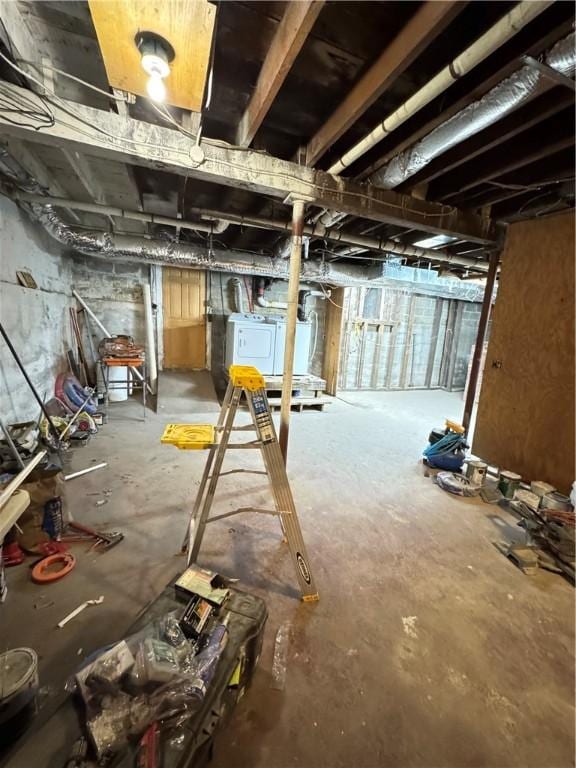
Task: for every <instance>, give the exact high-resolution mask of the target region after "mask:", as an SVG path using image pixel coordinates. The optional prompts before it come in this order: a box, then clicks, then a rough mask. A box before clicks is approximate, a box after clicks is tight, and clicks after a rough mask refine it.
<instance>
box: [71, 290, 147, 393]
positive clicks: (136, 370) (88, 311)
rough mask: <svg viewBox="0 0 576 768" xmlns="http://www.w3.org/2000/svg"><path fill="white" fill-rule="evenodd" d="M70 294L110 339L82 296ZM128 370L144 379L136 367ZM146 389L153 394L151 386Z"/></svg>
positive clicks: (74, 293)
mask: <svg viewBox="0 0 576 768" xmlns="http://www.w3.org/2000/svg"><path fill="white" fill-rule="evenodd" d="M72 295H73V296H75V297H76V298H77V299H78V301H79V303H80V305H81V306H82V307H83V308H84V310H85V311H86V312H87V313H88V314H89V315H90V317H91V318H92V320H94V322H95V323H96V325H97V326H98V328H100V330H101V331H102V333H103V334H104V336H106V338H107V339H111V338H112V334H111V333H109V332H108V331H107V329H106V328H105V327H104V326H103V325H102V323H101V322H100V320H98V318H97V317H96V315H95V314H94V312H92V310H91V309H90V307H89V306H88V304H86V302H85V301H84V299H83V298H82V296H80V295H79V294H78V293H76V291H72ZM130 370H131V371H132V373H133V374H134V375H135V376H136V378H137V379H139V380H140V381H142V382H143V381H144V377H143V376H142V374H141V373H140V371H139V370H138V368H132V367H130ZM147 386H148V385H147ZM148 391H149V392H150V394H151V395H153V394H154V393H153V392H152V389H151V387H150V386H148Z"/></svg>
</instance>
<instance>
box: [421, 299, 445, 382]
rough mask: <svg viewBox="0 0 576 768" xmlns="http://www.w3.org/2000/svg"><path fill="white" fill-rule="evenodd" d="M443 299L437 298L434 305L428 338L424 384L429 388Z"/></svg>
mask: <svg viewBox="0 0 576 768" xmlns="http://www.w3.org/2000/svg"><path fill="white" fill-rule="evenodd" d="M443 306H444V299H441V298H437V299H436V306H435V307H434V321H433V323H432V338H431V339H430V351H429V353H428V365H427V366H426V380H425V382H424V385H425V386H426V387H427V388H428V389H430V387H431V386H432V374H433V372H434V362H435V360H436V350H437V349H438V335H439V333H440V320H441V318H442V308H443Z"/></svg>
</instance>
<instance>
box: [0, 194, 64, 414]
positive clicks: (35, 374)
mask: <svg viewBox="0 0 576 768" xmlns="http://www.w3.org/2000/svg"><path fill="white" fill-rule="evenodd" d="M17 270H25V271H30V272H31V273H32V275H33V277H34V279H35V280H36V283H37V285H38V288H36V289H33V288H24V287H22V286H21V285H20V284H19V283H18V280H17V277H16V271H17ZM70 306H72V299H71V294H70V262H69V260H68V259H67V258H66V257H64V256H63V255H62V254H61V253H60V251H59V249H58V247H57V246H56V244H55V242H54V241H53V240H52V239H50V238H49V237H48V235H46V234H45V233H44V232H42V231H41V230H40V229H39V228H37V227H35V226H33V225H32V224H30V223H29V222H28V220H27V219H26V217H25V216H24V215H23V214H22V213H21V212H20V211H19V209H18V208H17V207H16V206H15V205H14V204H13V203H12V202H11V201H9V200H7V199H6V198H4V197H2V198H0V319H1V321H2V324H3V326H4V328H5V330H6V332H7V333H8V335H9V337H10V339H11V341H12V344H13V345H14V347H15V348H16V351H17V352H18V354H19V356H20V358H21V360H22V362H23V363H24V366H25V368H26V370H27V371H28V374H29V376H30V378H31V379H32V382H33V383H34V385H35V386H36V388H37V389H38V391H39V393H40V396H41V397H44V395H47V397H50V396H51V395H52V392H53V385H54V379H55V377H56V375H57V374H58V373H59V372H60V371H62V370H65V368H66V362H65V351H66V348H67V347H68V345H69V344H70V322H69V314H68V309H69V307H70ZM0 414H1V415H2V418H3V420H5V421H6V422H14V421H24V420H29V419H37V418H38V415H39V407H38V405H37V403H36V401H35V400H34V398H33V395H32V393H31V391H30V389H29V387H28V385H27V384H26V382H25V380H24V378H23V377H22V374H21V373H20V371H19V369H18V367H17V366H16V363H15V362H14V359H13V357H12V355H11V354H10V351H9V350H8V348H7V347H6V344H5V343H4V340H3V339H0Z"/></svg>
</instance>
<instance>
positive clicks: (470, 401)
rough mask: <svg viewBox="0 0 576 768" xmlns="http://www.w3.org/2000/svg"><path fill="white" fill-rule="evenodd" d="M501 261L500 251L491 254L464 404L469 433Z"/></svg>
mask: <svg viewBox="0 0 576 768" xmlns="http://www.w3.org/2000/svg"><path fill="white" fill-rule="evenodd" d="M499 261H500V251H499V250H495V251H493V252H492V253H491V254H490V263H489V266H488V277H487V278H486V287H485V288H484V300H483V301H482V310H481V312H480V320H479V322H478V335H477V336H476V345H475V347H474V356H473V358H472V367H471V369H470V380H469V381H468V391H467V392H466V402H465V404H464V416H463V418H462V426H463V427H464V429H465V430H466V432H468V428H469V427H470V421H471V419H472V410H473V408H474V400H475V399H476V388H477V386H478V374H479V373H480V361H481V360H482V350H483V348H484V338H485V336H486V328H487V327H488V319H489V318H490V307H491V304H492V293H493V291H494V282H495V280H496V272H497V270H498V262H499Z"/></svg>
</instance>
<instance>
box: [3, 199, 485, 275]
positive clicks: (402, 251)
mask: <svg viewBox="0 0 576 768" xmlns="http://www.w3.org/2000/svg"><path fill="white" fill-rule="evenodd" d="M5 194H7V195H8V196H9V197H11V198H13V199H14V200H18V201H20V202H23V203H32V204H33V205H32V207H33V208H34V210H35V211H36V214H34V215H36V217H37V218H38V217H39V214H38V211H41V210H42V208H46V209H50V210H51V215H52V216H56V213H55V212H54V206H56V207H62V208H69V209H72V210H78V211H90V212H91V213H99V212H100V211H101V210H106V211H109V210H115V211H118V212H117V213H114V214H112V215H115V216H117V217H121V209H120V208H118V209H111V208H110V206H106V205H100V204H99V203H83V202H79V201H75V200H68V199H65V198H59V197H44V196H42V195H35V194H30V193H28V192H19V191H17V190H14V191H10V192H8V191H6V192H5ZM192 210H193V212H194V213H195V214H198V215H200V216H204V218H206V219H214V220H218V221H223V222H228V223H230V224H239V225H241V226H246V227H255V228H257V229H270V230H278V231H280V232H287V233H290V230H291V226H292V225H291V222H290V221H280V220H278V219H265V218H261V217H257V216H242V215H239V214H230V213H224V212H220V211H210V210H205V209H201V208H195V209H192ZM150 215H151V214H150ZM56 218H58V217H57V216H56ZM163 218H164V219H166V217H163ZM171 221H172V223H173V226H183V224H182V220H181V219H172V220H171ZM60 222H61V224H62V225H64V226H66V224H65V223H64V222H63V221H62V220H61V219H60ZM303 233H304V235H306V236H309V237H319V238H324V239H326V240H330V241H332V242H335V243H345V244H346V245H354V246H359V247H360V248H362V249H364V250H366V251H376V252H378V253H383V254H395V255H396V256H406V257H408V258H414V259H426V260H428V261H434V262H442V263H444V264H453V265H455V266H459V267H470V268H474V269H476V270H478V271H480V272H482V271H487V270H488V262H487V261H480V260H478V259H473V258H467V257H465V256H455V255H453V254H449V253H446V252H445V251H442V250H433V249H432V248H421V247H419V246H417V245H409V244H406V243H399V242H397V241H396V240H387V239H385V238H379V237H365V236H364V235H354V234H352V233H350V232H345V231H343V230H340V229H331V228H329V227H326V226H324V225H323V224H321V223H320V222H318V223H316V224H306V225H305V226H304V230H303ZM79 234H81V232H80V231H79ZM118 237H119V236H118ZM145 242H146V241H145ZM275 261H283V259H275Z"/></svg>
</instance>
